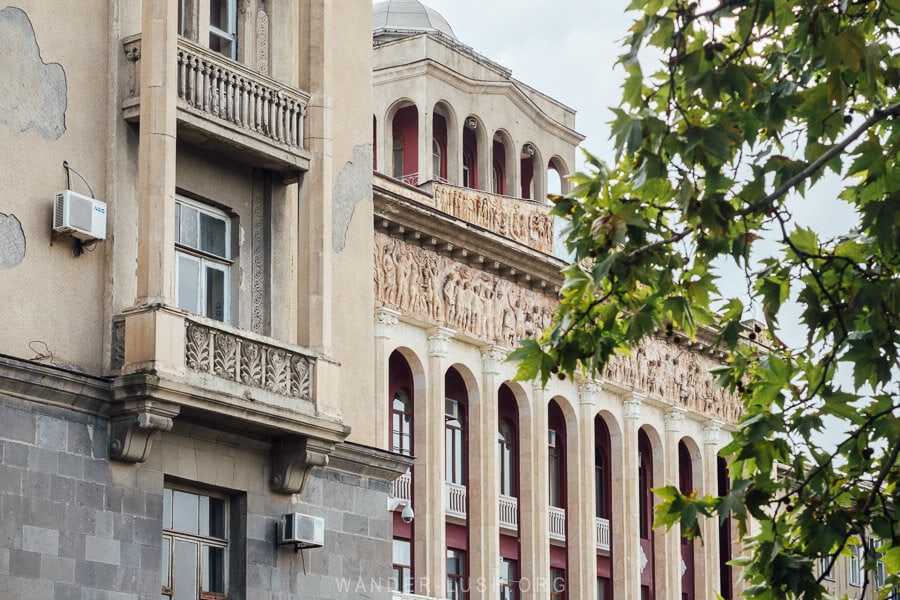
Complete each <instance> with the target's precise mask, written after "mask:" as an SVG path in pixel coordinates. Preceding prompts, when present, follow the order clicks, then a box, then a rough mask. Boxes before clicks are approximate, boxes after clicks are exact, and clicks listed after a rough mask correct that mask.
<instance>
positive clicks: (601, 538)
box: [594, 415, 612, 599]
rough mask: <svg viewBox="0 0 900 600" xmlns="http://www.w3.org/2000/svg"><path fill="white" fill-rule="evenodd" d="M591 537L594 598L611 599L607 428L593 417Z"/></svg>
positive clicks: (609, 481) (598, 418)
mask: <svg viewBox="0 0 900 600" xmlns="http://www.w3.org/2000/svg"><path fill="white" fill-rule="evenodd" d="M594 499H595V506H594V518H595V523H594V535H595V538H596V539H595V545H596V547H597V597H598V598H602V599H606V598H611V597H612V543H611V542H612V536H611V531H612V460H611V440H610V435H609V428H608V427H607V426H606V421H604V420H603V417H601V416H600V415H597V416H595V417H594Z"/></svg>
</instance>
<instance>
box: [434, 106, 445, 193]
mask: <svg viewBox="0 0 900 600" xmlns="http://www.w3.org/2000/svg"><path fill="white" fill-rule="evenodd" d="M431 128H432V131H433V137H432V140H431V162H432V164H431V173H432V175H433V178H434V179H435V180H436V181H440V182H442V183H447V119H445V118H444V115H442V114H440V113H438V112H435V113H434V115H433V117H432V126H431Z"/></svg>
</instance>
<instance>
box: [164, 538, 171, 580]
mask: <svg viewBox="0 0 900 600" xmlns="http://www.w3.org/2000/svg"><path fill="white" fill-rule="evenodd" d="M169 544H170V541H169V538H167V537H164V538H163V541H162V584H163V587H169V559H170V558H171V556H170V553H171V549H170V548H169Z"/></svg>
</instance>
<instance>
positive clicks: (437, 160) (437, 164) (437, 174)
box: [431, 140, 443, 179]
mask: <svg viewBox="0 0 900 600" xmlns="http://www.w3.org/2000/svg"><path fill="white" fill-rule="evenodd" d="M431 163H432V165H431V167H432V169H434V171H433V173H434V178H435V179H443V177H442V171H443V169H441V164H442V160H441V144H440V142H438V141H437V140H432V142H431Z"/></svg>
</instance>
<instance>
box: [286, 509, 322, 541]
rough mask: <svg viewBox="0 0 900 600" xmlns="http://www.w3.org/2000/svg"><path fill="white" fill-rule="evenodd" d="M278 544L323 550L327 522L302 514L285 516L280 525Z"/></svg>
mask: <svg viewBox="0 0 900 600" xmlns="http://www.w3.org/2000/svg"><path fill="white" fill-rule="evenodd" d="M278 543H279V544H294V545H296V546H297V547H298V548H321V547H322V545H324V544H325V520H324V519H322V518H320V517H313V516H311V515H304V514H300V513H290V514H287V515H284V516H283V517H282V518H281V523H279V524H278Z"/></svg>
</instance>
